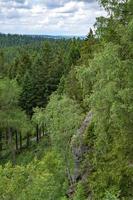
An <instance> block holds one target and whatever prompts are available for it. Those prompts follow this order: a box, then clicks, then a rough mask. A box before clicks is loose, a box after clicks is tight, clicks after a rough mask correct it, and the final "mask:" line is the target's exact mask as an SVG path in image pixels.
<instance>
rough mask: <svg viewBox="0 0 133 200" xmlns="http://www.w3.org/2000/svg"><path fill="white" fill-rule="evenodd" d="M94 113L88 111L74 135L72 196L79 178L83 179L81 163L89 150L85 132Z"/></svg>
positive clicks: (72, 142)
mask: <svg viewBox="0 0 133 200" xmlns="http://www.w3.org/2000/svg"><path fill="white" fill-rule="evenodd" d="M92 117H93V113H92V111H90V112H89V113H87V115H86V117H85V119H84V120H83V122H82V124H81V127H80V128H79V129H78V130H77V133H76V134H75V135H74V136H73V138H72V141H71V146H72V154H73V159H74V173H73V177H72V179H73V185H72V186H70V191H72V192H70V191H69V192H68V193H69V195H68V196H71V193H74V187H75V185H76V183H77V182H78V180H80V179H82V177H81V173H80V164H81V161H82V159H83V154H84V153H85V152H86V151H87V149H86V147H85V146H84V145H83V134H84V132H85V130H86V128H87V127H88V126H89V125H90V123H91V121H92Z"/></svg>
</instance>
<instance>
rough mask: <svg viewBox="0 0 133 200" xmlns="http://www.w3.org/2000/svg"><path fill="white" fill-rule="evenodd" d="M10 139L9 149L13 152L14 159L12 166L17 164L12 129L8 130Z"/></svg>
mask: <svg viewBox="0 0 133 200" xmlns="http://www.w3.org/2000/svg"><path fill="white" fill-rule="evenodd" d="M8 137H9V148H10V152H11V157H12V164H13V165H15V164H16V152H15V148H14V144H13V132H12V129H11V128H8Z"/></svg>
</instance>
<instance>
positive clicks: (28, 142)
mask: <svg viewBox="0 0 133 200" xmlns="http://www.w3.org/2000/svg"><path fill="white" fill-rule="evenodd" d="M29 146H30V135H29V133H27V147H29Z"/></svg>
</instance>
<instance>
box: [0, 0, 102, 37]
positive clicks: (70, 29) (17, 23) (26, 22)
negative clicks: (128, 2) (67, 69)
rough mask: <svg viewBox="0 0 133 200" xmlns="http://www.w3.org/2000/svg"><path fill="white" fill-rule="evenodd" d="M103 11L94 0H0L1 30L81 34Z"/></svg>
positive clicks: (28, 32) (20, 32) (85, 31)
mask: <svg viewBox="0 0 133 200" xmlns="http://www.w3.org/2000/svg"><path fill="white" fill-rule="evenodd" d="M105 15H106V13H105V11H104V10H103V9H102V8H101V7H100V6H99V5H98V3H97V1H96V0H0V32H1V33H18V34H44V35H46V34H48V35H79V36H80V35H86V34H87V33H88V31H89V28H90V27H93V24H94V23H95V20H96V17H99V16H105Z"/></svg>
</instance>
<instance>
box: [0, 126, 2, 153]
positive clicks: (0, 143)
mask: <svg viewBox="0 0 133 200" xmlns="http://www.w3.org/2000/svg"><path fill="white" fill-rule="evenodd" d="M0 151H2V130H0Z"/></svg>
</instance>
